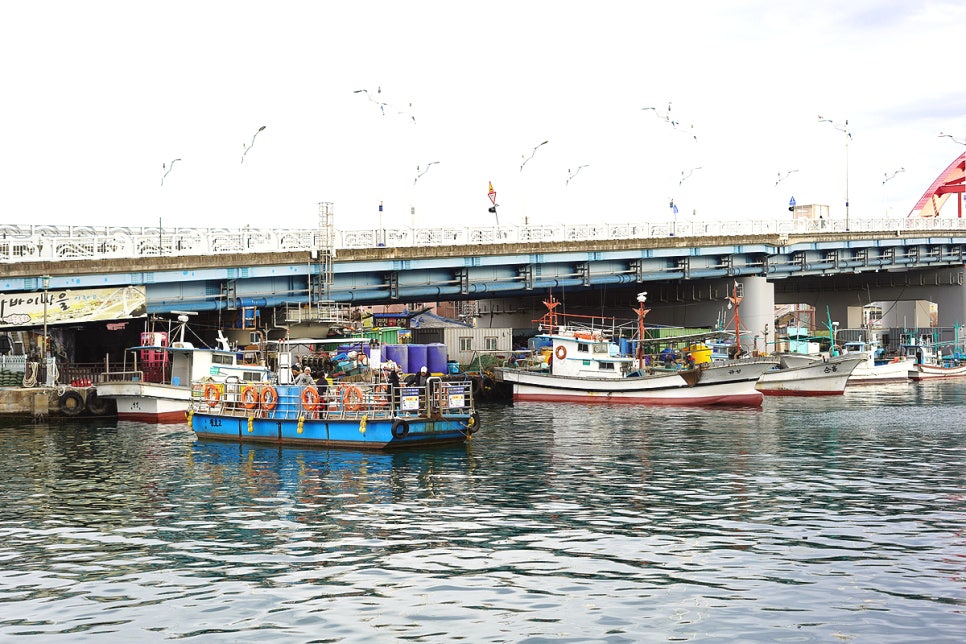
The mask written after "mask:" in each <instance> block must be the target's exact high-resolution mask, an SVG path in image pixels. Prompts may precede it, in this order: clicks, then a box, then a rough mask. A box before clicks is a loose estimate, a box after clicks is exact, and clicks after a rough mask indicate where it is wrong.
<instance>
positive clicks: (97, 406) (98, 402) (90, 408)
mask: <svg viewBox="0 0 966 644" xmlns="http://www.w3.org/2000/svg"><path fill="white" fill-rule="evenodd" d="M86 406H87V413H88V414H90V415H91V416H104V415H105V414H107V410H108V409H109V408H110V398H101V397H100V396H98V395H97V390H96V389H91V390H90V391H89V392H87V403H86Z"/></svg>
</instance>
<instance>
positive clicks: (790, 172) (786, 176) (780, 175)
mask: <svg viewBox="0 0 966 644" xmlns="http://www.w3.org/2000/svg"><path fill="white" fill-rule="evenodd" d="M793 172H798V170H789V171H788V172H786V173H785V174H782V173H781V172H779V173H778V181H776V182H775V185H776V186H777V185H778V184H779V183H781V182H782V181H784V180H785V179H787V178H788V175H790V174H792V173H793Z"/></svg>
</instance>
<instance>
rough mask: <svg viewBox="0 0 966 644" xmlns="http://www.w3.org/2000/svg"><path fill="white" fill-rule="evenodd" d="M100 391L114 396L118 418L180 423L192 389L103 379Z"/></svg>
mask: <svg viewBox="0 0 966 644" xmlns="http://www.w3.org/2000/svg"><path fill="white" fill-rule="evenodd" d="M97 395H98V396H99V397H102V398H113V399H114V400H115V401H116V403H117V418H118V420H134V421H140V422H145V423H180V422H184V420H185V412H187V411H188V403H189V402H190V401H191V389H190V388H188V387H180V386H174V385H165V384H160V383H154V382H121V381H117V382H101V383H98V384H97Z"/></svg>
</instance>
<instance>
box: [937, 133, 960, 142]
mask: <svg viewBox="0 0 966 644" xmlns="http://www.w3.org/2000/svg"><path fill="white" fill-rule="evenodd" d="M939 136H943V137H946V138H947V139H952V140H953V143H958V144H960V145H966V139H957V138H956V137H955V136H953V135H952V134H945V133H943V132H940V133H939Z"/></svg>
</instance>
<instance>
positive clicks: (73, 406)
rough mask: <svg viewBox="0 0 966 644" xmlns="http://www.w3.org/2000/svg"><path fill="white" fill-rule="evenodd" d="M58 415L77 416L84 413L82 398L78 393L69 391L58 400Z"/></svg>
mask: <svg viewBox="0 0 966 644" xmlns="http://www.w3.org/2000/svg"><path fill="white" fill-rule="evenodd" d="M58 405H59V407H60V413H62V414H63V415H64V416H78V415H80V413H81V412H82V411H84V397H83V396H81V395H80V393H79V392H77V391H74V390H73V389H69V390H68V391H65V392H64V393H63V394H62V395H61V397H60V399H59V400H58Z"/></svg>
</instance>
